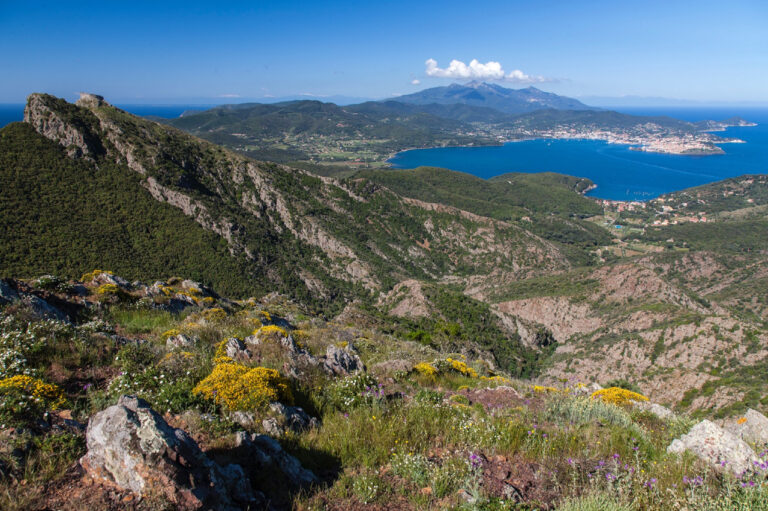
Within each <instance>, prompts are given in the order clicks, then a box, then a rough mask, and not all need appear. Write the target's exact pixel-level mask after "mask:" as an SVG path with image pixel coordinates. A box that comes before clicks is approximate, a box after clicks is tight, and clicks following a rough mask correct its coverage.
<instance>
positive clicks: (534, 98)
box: [393, 80, 592, 114]
mask: <svg viewBox="0 0 768 511" xmlns="http://www.w3.org/2000/svg"><path fill="white" fill-rule="evenodd" d="M393 99H394V101H398V102H401V103H412V104H417V105H429V104H444V105H448V104H466V105H471V106H481V107H486V108H492V109H494V110H498V111H499V112H504V113H507V114H520V113H525V112H532V111H534V110H541V109H555V110H591V109H592V108H591V107H589V106H587V105H585V104H584V103H582V102H580V101H578V100H576V99H573V98H569V97H566V96H559V95H557V94H554V93H551V92H545V91H542V90H540V89H537V88H536V87H532V86H531V87H526V88H524V89H509V88H506V87H504V86H502V85H498V84H495V83H488V82H483V81H480V80H472V81H470V82H467V83H466V84H463V85H462V84H460V83H452V84H451V85H449V86H447V87H433V88H430V89H425V90H422V91H420V92H416V93H413V94H407V95H405V96H399V97H397V98H393Z"/></svg>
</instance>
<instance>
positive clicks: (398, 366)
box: [371, 359, 413, 376]
mask: <svg viewBox="0 0 768 511" xmlns="http://www.w3.org/2000/svg"><path fill="white" fill-rule="evenodd" d="M411 369H413V362H410V361H408V360H403V359H394V360H385V361H383V362H379V363H378V364H375V365H374V366H372V367H371V372H372V373H373V374H375V375H379V376H394V375H395V374H396V373H407V372H410V371H411Z"/></svg>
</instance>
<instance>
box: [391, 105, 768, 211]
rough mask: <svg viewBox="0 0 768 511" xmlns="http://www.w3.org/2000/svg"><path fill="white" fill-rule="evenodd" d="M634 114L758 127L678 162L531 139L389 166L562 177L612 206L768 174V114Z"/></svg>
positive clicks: (418, 155) (414, 157)
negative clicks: (714, 151)
mask: <svg viewBox="0 0 768 511" xmlns="http://www.w3.org/2000/svg"><path fill="white" fill-rule="evenodd" d="M617 110H620V111H624V112H625V113H630V114H634V115H668V116H670V117H675V118H678V119H683V120H687V121H699V120H705V119H714V120H722V119H726V118H728V117H731V116H734V115H738V116H740V117H743V118H744V119H746V120H748V121H752V122H756V123H758V125H757V126H752V127H732V128H728V129H727V130H725V131H722V132H718V133H717V134H718V135H721V136H724V137H735V138H739V139H741V140H744V141H745V142H746V143H744V144H723V145H722V148H723V149H724V151H725V154H722V155H709V156H683V155H670V154H658V153H646V152H640V151H631V150H630V149H629V146H625V145H617V144H608V143H607V142H602V141H595V140H528V141H523V142H508V143H506V144H504V145H502V146H490V147H445V148H434V149H416V150H411V151H404V152H401V153H398V154H397V155H395V156H394V157H393V158H391V159H390V160H389V163H390V164H391V165H392V167H394V168H398V169H410V168H416V167H420V166H430V167H442V168H447V169H451V170H457V171H461V172H467V173H469V174H473V175H475V176H478V177H481V178H484V179H488V178H491V177H494V176H497V175H500V174H504V173H507V172H527V173H535V172H559V173H562V174H569V175H572V176H578V177H586V178H589V179H591V180H592V181H593V182H594V183H595V184H596V185H597V188H595V189H594V190H592V191H590V192H589V193H588V195H590V196H593V197H599V198H603V199H612V200H648V199H652V198H654V197H658V196H659V195H661V194H664V193H668V192H673V191H678V190H682V189H684V188H689V187H692V186H698V185H702V184H706V183H711V182H714V181H719V180H722V179H725V178H728V177H734V176H739V175H742V174H763V173H768V109H765V108H672V109H670V108H666V109H660V108H659V109H650V108H644V109H638V108H633V109H617Z"/></svg>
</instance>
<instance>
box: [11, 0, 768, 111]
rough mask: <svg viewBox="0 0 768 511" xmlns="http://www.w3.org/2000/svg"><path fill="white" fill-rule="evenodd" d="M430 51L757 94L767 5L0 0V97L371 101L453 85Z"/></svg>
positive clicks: (558, 78)
mask: <svg viewBox="0 0 768 511" xmlns="http://www.w3.org/2000/svg"><path fill="white" fill-rule="evenodd" d="M220 4H221V5H220ZM222 5H224V6H223V7H222ZM428 59H434V60H435V61H436V68H437V69H438V71H437V72H435V71H434V69H433V72H432V74H443V75H445V74H448V75H451V76H456V73H455V72H454V71H455V70H457V69H459V68H456V67H454V71H451V72H449V71H447V70H446V68H448V66H449V63H450V61H451V60H458V61H460V62H463V63H465V64H466V65H469V63H470V62H471V61H472V60H473V59H476V60H477V61H479V63H481V64H485V63H487V62H498V63H499V66H500V67H501V68H502V69H503V73H504V76H508V75H509V74H510V73H513V72H514V71H515V70H518V71H519V74H515V76H517V77H518V79H517V80H514V79H512V80H510V79H509V78H506V79H504V80H502V81H499V83H502V84H503V85H505V86H509V87H514V88H518V87H524V86H527V85H528V84H530V83H533V84H534V85H535V86H537V87H539V88H542V89H545V90H549V91H553V92H557V93H559V94H566V95H571V96H578V97H584V96H622V95H638V96H660V97H671V98H684V99H691V100H699V101H705V102H706V101H727V102H756V103H757V102H761V103H764V102H768V2H766V1H764V0H745V1H739V0H729V1H722V0H719V1H717V2H711V1H708V0H705V1H696V2H687V1H673V0H666V1H663V2H657V1H644V2H627V1H622V0H613V1H610V2H602V1H594V2H587V1H582V2H578V1H573V0H571V1H546V0H540V1H531V0H525V1H516V0H504V1H498V2H497V1H488V2H484V1H476V2H466V0H465V1H460V2H453V1H440V2H437V1H435V2H431V1H429V2H418V1H415V0H410V1H408V2H400V1H390V2H387V1H384V2H366V1H364V0H357V1H354V2H342V1H335V2H331V1H327V2H323V1H315V2H299V1H290V0H289V1H279V2H270V1H251V2H234V1H233V2H195V1H192V0H189V1H186V2H162V1H153V2H143V1H132V2H117V1H102V2H85V1H83V2H50V3H45V2H23V1H21V2H19V1H10V0H0V73H1V76H2V78H0V102H21V101H23V100H24V98H25V97H26V95H27V94H28V93H30V92H33V91H44V92H49V93H52V94H55V95H58V96H62V97H65V98H72V97H75V96H76V93H77V91H80V90H86V91H92V92H96V93H100V94H102V95H104V96H105V97H107V99H108V100H110V101H112V102H123V103H131V102H134V103H148V102H167V103H185V102H208V103H210V102H220V101H227V102H236V101H240V100H245V99H252V98H260V97H263V96H276V97H282V96H292V95H298V94H313V95H318V96H324V95H346V96H357V97H369V98H381V97H387V96H391V95H395V94H401V93H408V92H414V91H416V90H419V89H422V88H425V87H430V86H437V85H444V84H448V83H451V82H453V81H461V80H460V79H458V78H456V77H453V78H452V77H450V76H449V77H439V76H429V75H428V74H427V72H426V71H427V67H426V65H425V62H426V61H427V60H428ZM478 69H480V70H481V71H482V70H483V69H486V68H484V67H480V68H478ZM519 77H523V79H522V80H521V79H520V78H519ZM542 80H543V81H542ZM414 81H417V82H418V83H412V82H414Z"/></svg>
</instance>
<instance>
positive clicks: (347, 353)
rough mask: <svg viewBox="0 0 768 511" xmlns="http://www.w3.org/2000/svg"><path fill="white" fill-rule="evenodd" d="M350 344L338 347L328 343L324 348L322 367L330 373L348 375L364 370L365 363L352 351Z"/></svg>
mask: <svg viewBox="0 0 768 511" xmlns="http://www.w3.org/2000/svg"><path fill="white" fill-rule="evenodd" d="M353 349H354V348H351V345H350V346H348V347H347V348H339V347H338V346H336V345H334V344H330V345H329V346H328V348H326V350H325V360H324V361H323V369H325V372H327V373H328V374H330V375H336V376H348V375H350V374H356V373H360V372H363V371H365V365H364V364H363V361H362V360H360V357H359V356H358V355H357V353H355V352H354V351H352V350H353Z"/></svg>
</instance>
